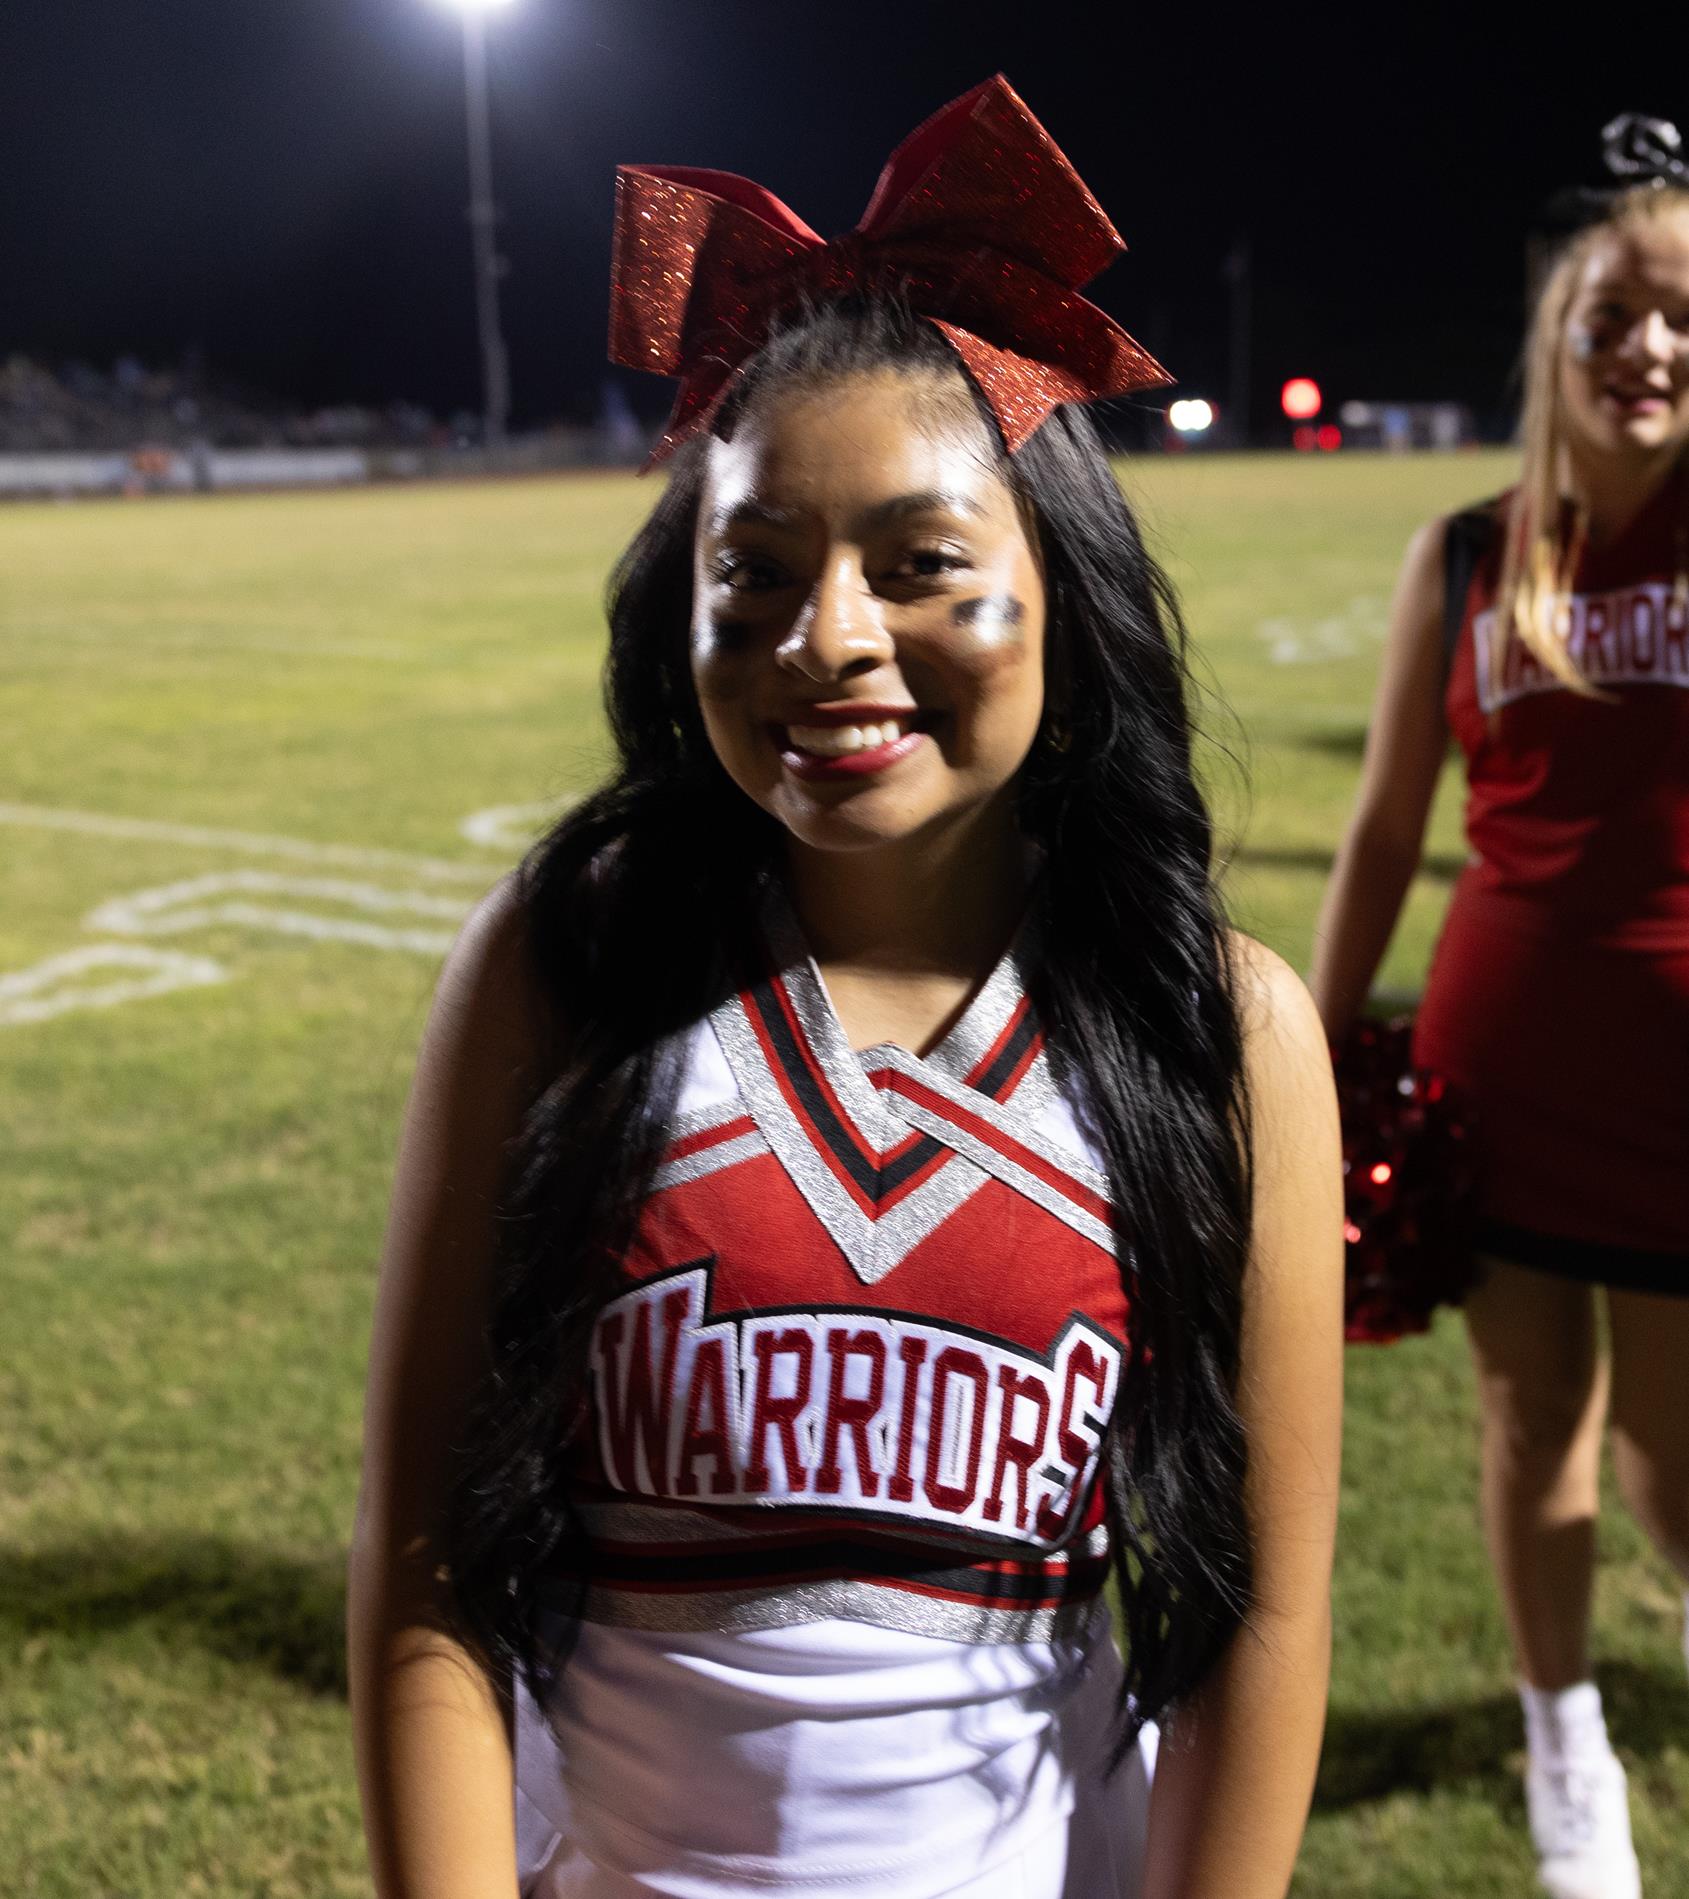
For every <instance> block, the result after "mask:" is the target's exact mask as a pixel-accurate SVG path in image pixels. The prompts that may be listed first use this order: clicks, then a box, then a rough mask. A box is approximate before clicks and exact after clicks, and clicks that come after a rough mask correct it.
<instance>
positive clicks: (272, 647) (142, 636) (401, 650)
mask: <svg viewBox="0 0 1689 1899" xmlns="http://www.w3.org/2000/svg"><path fill="white" fill-rule="evenodd" d="M6 633H7V637H8V638H14V637H16V638H21V639H26V640H32V641H34V642H35V643H36V644H37V645H40V646H56V645H59V644H61V643H63V642H65V641H71V642H73V643H74V644H76V645H79V646H101V647H104V648H106V649H107V650H108V651H111V652H127V651H131V650H133V649H135V648H141V649H144V650H149V651H152V650H156V651H160V652H188V653H225V652H227V653H285V654H287V655H288V656H289V657H290V658H299V657H301V656H303V657H304V658H306V659H318V658H321V659H380V660H400V659H404V660H409V659H414V658H415V657H416V654H417V649H416V648H415V647H414V646H402V645H400V643H399V642H398V641H397V640H386V641H383V640H295V639H288V638H286V637H285V636H282V635H272V636H266V635H264V634H262V633H224V632H221V631H218V632H210V633H190V632H187V631H185V630H181V629H178V630H176V631H174V632H166V631H163V630H155V631H152V632H146V631H137V630H134V629H131V628H128V627H113V628H111V629H109V630H106V629H102V628H99V627H91V626H17V625H11V626H8V627H7V629H6Z"/></svg>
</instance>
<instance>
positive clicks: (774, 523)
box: [710, 501, 798, 534]
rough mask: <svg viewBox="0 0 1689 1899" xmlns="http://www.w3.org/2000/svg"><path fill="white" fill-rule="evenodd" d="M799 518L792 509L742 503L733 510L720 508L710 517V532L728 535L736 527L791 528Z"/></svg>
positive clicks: (766, 504)
mask: <svg viewBox="0 0 1689 1899" xmlns="http://www.w3.org/2000/svg"><path fill="white" fill-rule="evenodd" d="M797 520H798V517H797V516H796V514H794V513H793V512H792V510H791V509H790V508H772V507H770V506H769V505H768V503H767V502H765V501H740V502H736V503H735V504H734V505H733V506H732V507H731V508H718V509H717V510H716V512H715V513H714V514H713V515H711V516H710V532H711V533H712V534H726V533H727V532H728V531H729V530H730V529H732V528H736V527H772V528H789V527H795V526H796V525H797Z"/></svg>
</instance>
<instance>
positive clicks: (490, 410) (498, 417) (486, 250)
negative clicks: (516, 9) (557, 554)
mask: <svg viewBox="0 0 1689 1899" xmlns="http://www.w3.org/2000/svg"><path fill="white" fill-rule="evenodd" d="M446 4H447V5H449V6H451V7H452V8H454V9H455V10H456V12H457V14H458V15H459V17H460V18H461V20H462V22H463V94H464V102H465V105H466V107H467V112H468V120H469V236H470V242H471V245H472V247H473V250H474V255H475V327H476V330H477V332H478V333H479V335H480V339H481V396H482V403H483V415H484V422H483V433H484V436H485V441H486V446H487V447H488V448H491V449H498V448H502V447H503V446H504V441H505V436H506V433H507V431H508V428H509V424H510V359H509V357H508V356H507V355H506V353H505V348H504V333H503V331H502V330H501V329H500V327H499V307H498V280H499V277H500V275H501V274H502V272H503V269H504V260H503V259H502V258H501V257H500V256H499V254H498V207H497V206H496V205H495V204H494V202H493V135H492V108H491V105H490V103H489V100H488V94H487V15H488V14H489V13H496V12H497V11H498V10H499V9H500V8H501V7H505V6H508V5H509V4H510V0H446Z"/></svg>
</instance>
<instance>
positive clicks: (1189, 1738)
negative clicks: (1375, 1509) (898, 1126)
mask: <svg viewBox="0 0 1689 1899" xmlns="http://www.w3.org/2000/svg"><path fill="white" fill-rule="evenodd" d="M1239 947H1240V951H1242V952H1243V954H1240V958H1239V961H1240V965H1241V973H1242V977H1243V988H1244V989H1245V991H1246V993H1245V994H1244V995H1243V996H1242V997H1240V1001H1242V1002H1243V1004H1244V1015H1245V1025H1246V1036H1247V1049H1248V1074H1249V1084H1250V1089H1251V1093H1252V1096H1253V1113H1254V1138H1255V1201H1254V1237H1253V1244H1252V1248H1251V1254H1250V1263H1249V1269H1248V1274H1247V1278H1246V1281H1245V1286H1244V1328H1243V1344H1242V1362H1241V1367H1240V1375H1239V1380H1238V1405H1239V1409H1240V1411H1241V1413H1242V1416H1243V1423H1244V1428H1245V1431H1246V1433H1247V1437H1248V1446H1249V1465H1248V1477H1247V1483H1246V1500H1247V1505H1248V1510H1249V1519H1250V1527H1251V1532H1252V1535H1253V1538H1254V1545H1255V1593H1256V1602H1255V1608H1254V1611H1253V1613H1252V1614H1251V1615H1250V1617H1249V1619H1248V1621H1247V1622H1246V1623H1245V1625H1244V1627H1243V1628H1242V1629H1241V1630H1240V1631H1239V1632H1238V1634H1237V1635H1236V1636H1235V1637H1234V1638H1233V1640H1232V1643H1231V1645H1230V1647H1229V1648H1228V1649H1227V1651H1226V1653H1225V1654H1224V1655H1223V1656H1222V1657H1221V1659H1220V1660H1219V1662H1218V1663H1217V1664H1216V1665H1215V1667H1214V1670H1213V1672H1212V1674H1211V1675H1210V1676H1209V1678H1208V1680H1207V1681H1206V1682H1205V1683H1204V1684H1203V1686H1202V1688H1201V1690H1200V1691H1199V1692H1198V1693H1197V1694H1196V1695H1195V1696H1193V1697H1192V1699H1191V1700H1190V1701H1189V1702H1188V1703H1187V1704H1186V1705H1185V1706H1183V1707H1181V1708H1180V1709H1179V1710H1178V1712H1177V1714H1176V1716H1175V1717H1174V1719H1173V1721H1172V1722H1171V1724H1170V1725H1169V1728H1168V1731H1167V1733H1166V1735H1165V1737H1164V1739H1163V1742H1162V1749H1161V1753H1160V1757H1159V1759H1158V1760H1157V1763H1156V1773H1155V1785H1154V1792H1153V1794H1152V1796H1151V1802H1150V1828H1149V1849H1148V1855H1147V1860H1146V1867H1145V1881H1144V1899H1284V1893H1285V1890H1286V1888H1287V1887H1288V1885H1289V1883H1290V1875H1291V1870H1292V1868H1293V1866H1294V1865H1295V1861H1296V1854H1297V1849H1298V1847H1299V1846H1300V1844H1301V1839H1302V1829H1303V1826H1304V1824H1305V1823H1306V1820H1307V1815H1308V1803H1309V1800H1310V1799H1311V1797H1312V1793H1313V1784H1314V1770H1315V1767H1316V1765H1317V1763H1318V1760H1319V1750H1320V1738H1321V1735H1322V1733H1323V1732H1324V1727H1325V1701H1326V1688H1327V1683H1328V1679H1329V1674H1330V1661H1331V1558H1332V1545H1333V1541H1334V1538H1335V1535H1336V1524H1337V1486H1338V1461H1339V1448H1340V1432H1341V1417H1342V1381H1343V1366H1342V1350H1343V1309H1342V1307H1343V1301H1342V1283H1343V1260H1342V1253H1343V1239H1342V1231H1343V1210H1342V1190H1341V1174H1340V1161H1339V1152H1338V1139H1337V1108H1336V1101H1335V1098H1334V1095H1333V1089H1332V1080H1331V1063H1330V1060H1329V1058H1328V1056H1327V1053H1326V1046H1325V1038H1324V1035H1323V1033H1322V1032H1321V1028H1320V1023H1319V1019H1318V1017H1317V1016H1316V1015H1315V1013H1314V1008H1313V1004H1312V1002H1311V1001H1310V1000H1309V997H1308V994H1307V991H1306V990H1305V989H1303V987H1302V985H1301V983H1300V982H1299V981H1298V980H1297V979H1296V977H1295V976H1294V975H1293V974H1292V973H1291V971H1290V970H1289V969H1288V968H1287V967H1286V965H1285V964H1284V963H1282V962H1281V961H1280V960H1279V958H1278V957H1276V956H1274V955H1273V954H1272V953H1271V952H1270V951H1268V950H1264V949H1262V948H1261V947H1260V946H1259V945H1258V944H1253V943H1249V942H1247V941H1241V942H1240V946H1239Z"/></svg>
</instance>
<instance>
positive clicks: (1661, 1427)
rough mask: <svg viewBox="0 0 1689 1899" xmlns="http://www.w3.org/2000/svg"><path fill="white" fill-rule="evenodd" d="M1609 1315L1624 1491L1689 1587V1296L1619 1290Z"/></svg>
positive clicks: (1616, 1448) (1617, 1453) (1611, 1297)
mask: <svg viewBox="0 0 1689 1899" xmlns="http://www.w3.org/2000/svg"><path fill="white" fill-rule="evenodd" d="M1608 1310H1609V1311H1610V1312H1611V1314H1612V1322H1613V1467H1614V1470H1615V1471H1616V1472H1617V1474H1618V1479H1619V1488H1620V1489H1621V1490H1622V1491H1623V1492H1624V1499H1625V1502H1626V1503H1627V1504H1629V1505H1630V1508H1631V1510H1632V1512H1633V1513H1634V1514H1635V1516H1636V1519H1637V1521H1638V1522H1639V1523H1640V1524H1641V1525H1642V1527H1643V1529H1645V1530H1646V1531H1647V1532H1648V1535H1649V1536H1650V1537H1651V1538H1652V1539H1653V1543H1654V1547H1655V1548H1656V1549H1657V1550H1658V1551H1659V1552H1660V1554H1661V1555H1662V1556H1663V1557H1664V1558H1665V1559H1666V1561H1667V1562H1668V1563H1670V1564H1671V1566H1672V1567H1673V1568H1674V1569H1675V1570H1676V1571H1677V1573H1678V1575H1679V1576H1680V1577H1681V1578H1682V1579H1683V1581H1684V1583H1685V1584H1686V1585H1689V1387H1686V1385H1685V1379H1686V1377H1689V1298H1682V1297H1678V1296H1675V1295H1673V1294H1669V1293H1649V1292H1617V1291H1614V1292H1610V1293H1609V1294H1608Z"/></svg>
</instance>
